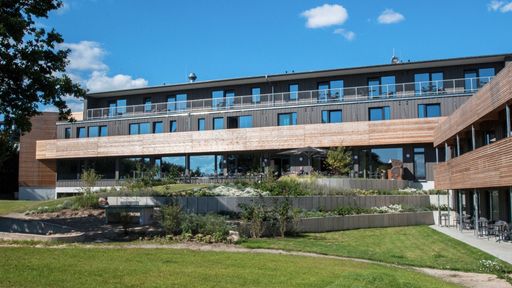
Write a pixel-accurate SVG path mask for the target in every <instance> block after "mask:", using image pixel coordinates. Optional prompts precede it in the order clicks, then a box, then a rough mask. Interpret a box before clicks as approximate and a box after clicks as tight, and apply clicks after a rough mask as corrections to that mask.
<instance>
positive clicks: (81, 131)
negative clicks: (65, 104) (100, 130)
mask: <svg viewBox="0 0 512 288" xmlns="http://www.w3.org/2000/svg"><path fill="white" fill-rule="evenodd" d="M85 137H87V132H86V131H85V127H78V128H76V138H85Z"/></svg>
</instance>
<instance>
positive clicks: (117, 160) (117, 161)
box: [114, 158, 119, 181]
mask: <svg viewBox="0 0 512 288" xmlns="http://www.w3.org/2000/svg"><path fill="white" fill-rule="evenodd" d="M115 169H116V170H115V172H114V179H116V181H118V180H119V158H116V160H115Z"/></svg>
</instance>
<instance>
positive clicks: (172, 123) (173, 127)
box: [169, 120, 177, 133]
mask: <svg viewBox="0 0 512 288" xmlns="http://www.w3.org/2000/svg"><path fill="white" fill-rule="evenodd" d="M176 129H177V126H176V120H171V121H170V122H169V132H171V133H172V132H176Z"/></svg>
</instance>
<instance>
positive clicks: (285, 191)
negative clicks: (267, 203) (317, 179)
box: [254, 177, 312, 196]
mask: <svg viewBox="0 0 512 288" xmlns="http://www.w3.org/2000/svg"><path fill="white" fill-rule="evenodd" d="M254 188H256V189H258V190H261V191H266V192H269V193H270V195H271V196H305V195H311V194H312V193H311V191H310V190H309V189H308V187H307V185H304V184H303V183H301V182H300V181H298V180H297V179H294V178H292V177H281V178H280V179H279V180H277V181H276V180H274V179H272V178H268V179H266V180H265V181H262V182H260V183H255V184H254Z"/></svg>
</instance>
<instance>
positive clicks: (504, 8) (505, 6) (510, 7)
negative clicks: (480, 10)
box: [487, 0, 512, 13]
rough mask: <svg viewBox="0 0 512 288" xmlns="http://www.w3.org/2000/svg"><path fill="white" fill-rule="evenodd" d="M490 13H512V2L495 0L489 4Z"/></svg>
mask: <svg viewBox="0 0 512 288" xmlns="http://www.w3.org/2000/svg"><path fill="white" fill-rule="evenodd" d="M487 9H489V11H499V12H501V13H507V12H510V11H512V2H505V1H496V0H493V1H491V2H489V4H487Z"/></svg>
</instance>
